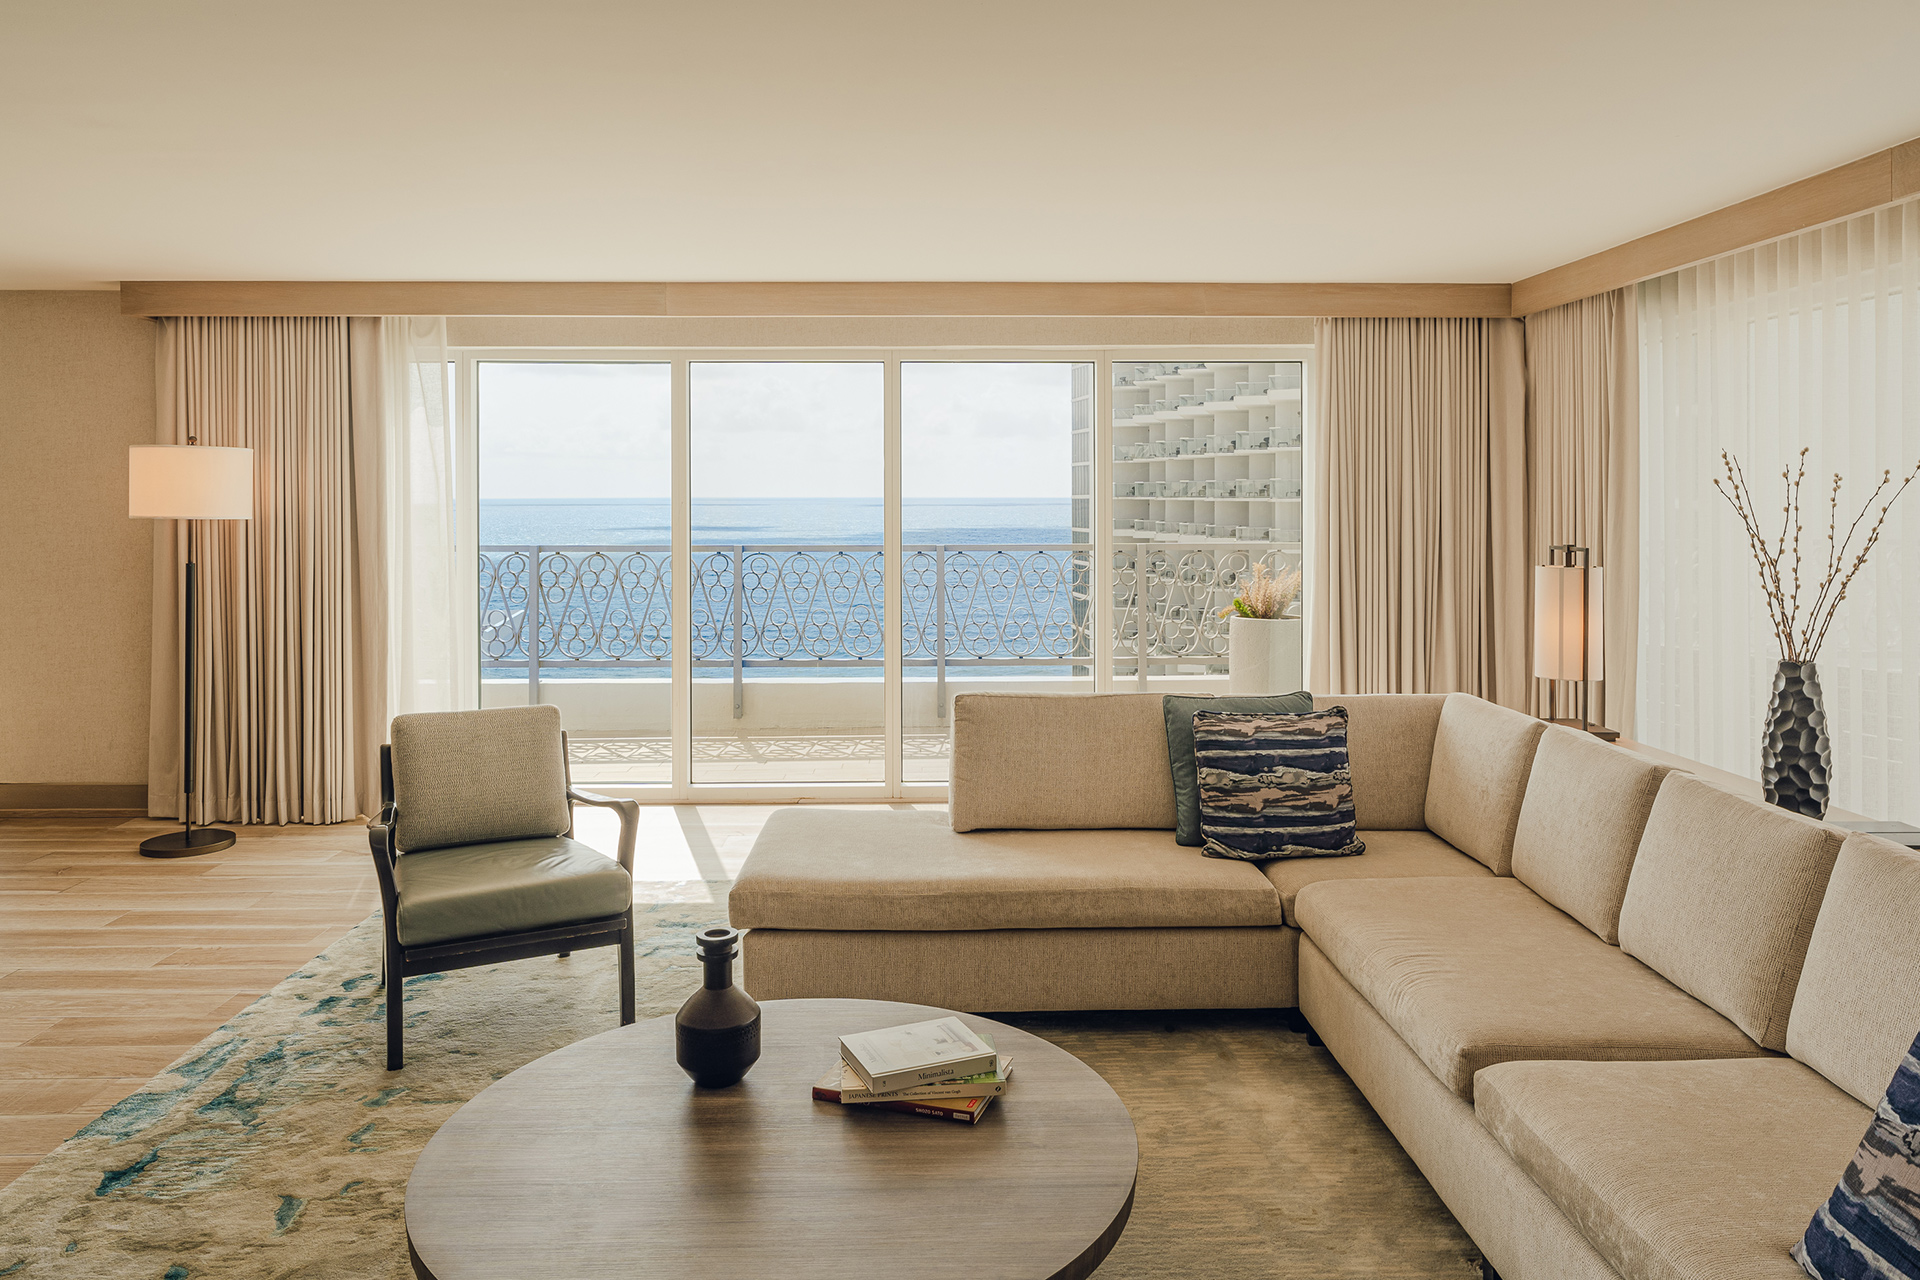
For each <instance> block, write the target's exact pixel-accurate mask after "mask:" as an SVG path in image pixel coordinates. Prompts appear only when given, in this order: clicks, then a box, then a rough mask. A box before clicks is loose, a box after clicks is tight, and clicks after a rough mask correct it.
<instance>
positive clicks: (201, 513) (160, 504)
mask: <svg viewBox="0 0 1920 1280" xmlns="http://www.w3.org/2000/svg"><path fill="white" fill-rule="evenodd" d="M127 514H128V515H129V516H131V517H134V518H136V519H141V518H145V519H153V520H185V521H186V522H187V578H186V588H187V598H186V619H185V621H186V629H185V638H184V640H183V642H182V645H181V667H182V671H183V675H182V678H181V688H182V701H183V704H184V705H183V708H182V713H181V717H180V718H181V729H182V746H181V753H180V791H181V795H182V798H183V804H182V806H181V808H182V812H183V815H184V817H185V820H186V826H185V827H184V828H183V829H181V830H179V831H169V832H167V834H165V835H163V836H155V837H153V839H151V840H143V841H141V843H140V852H141V853H142V854H144V855H145V856H147V857H149V858H191V857H193V856H194V855H195V854H201V853H212V852H214V851H215V850H216V849H225V848H227V847H228V846H229V845H231V844H232V843H233V840H234V836H233V832H231V831H222V830H221V829H220V828H218V827H201V828H200V829H198V830H195V829H194V825H193V795H194V786H193V781H194V779H193V649H194V613H195V611H196V610H195V599H196V595H197V585H196V583H195V581H194V577H195V572H196V569H197V567H198V566H196V565H195V564H194V560H193V522H194V521H196V520H249V519H252V518H253V450H251V449H227V448H220V447H218V446H215V445H202V444H196V443H195V442H194V437H192V436H188V437H187V443H186V444H158V445H134V446H133V447H131V448H130V449H128V450H127Z"/></svg>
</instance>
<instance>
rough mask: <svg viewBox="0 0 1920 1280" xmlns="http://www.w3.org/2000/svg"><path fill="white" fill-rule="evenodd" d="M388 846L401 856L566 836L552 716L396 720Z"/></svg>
mask: <svg viewBox="0 0 1920 1280" xmlns="http://www.w3.org/2000/svg"><path fill="white" fill-rule="evenodd" d="M391 742H392V745H393V800H394V805H395V807H396V808H397V809H398V811H399V819H398V822H397V824H396V826H395V829H394V846H395V847H396V848H397V849H399V850H400V851H401V852H402V853H416V852H418V851H419V850H422V849H442V848H446V847H448V846H451V845H462V844H485V843H488V842H491V841H497V840H530V839H538V838H541V837H546V836H559V835H565V834H566V833H567V830H568V828H569V827H571V826H572V817H571V815H570V813H569V807H568V804H567V773H566V762H565V760H564V758H563V757H562V747H561V739H560V709H559V708H558V707H549V706H534V707H501V708H498V709H497V710H491V711H432V712H422V713H420V714H417V715H405V716H395V717H394V718H393V726H392V730H391Z"/></svg>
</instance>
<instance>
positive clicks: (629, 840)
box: [567, 787, 640, 875]
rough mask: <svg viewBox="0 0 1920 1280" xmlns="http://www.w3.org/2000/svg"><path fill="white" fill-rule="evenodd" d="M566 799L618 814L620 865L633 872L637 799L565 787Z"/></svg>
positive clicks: (637, 820)
mask: <svg viewBox="0 0 1920 1280" xmlns="http://www.w3.org/2000/svg"><path fill="white" fill-rule="evenodd" d="M567 800H568V802H569V803H572V804H590V805H593V806H594V807H595V808H599V809H613V810H615V811H617V812H618V813H619V814H620V865H621V866H623V867H625V868H626V869H627V874H628V875H632V874H633V846H634V842H635V841H636V840H637V839H638V838H639V835H640V802H639V801H638V800H616V799H615V798H614V797H612V796H603V795H601V794H600V793H599V792H597V791H581V790H578V789H576V788H574V787H568V788H567Z"/></svg>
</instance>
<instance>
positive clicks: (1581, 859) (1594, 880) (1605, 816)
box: [1513, 725, 1671, 943]
mask: <svg viewBox="0 0 1920 1280" xmlns="http://www.w3.org/2000/svg"><path fill="white" fill-rule="evenodd" d="M1670 772H1671V770H1670V769H1669V768H1668V767H1667V766H1666V765H1663V764H1660V763H1658V762H1656V761H1653V760H1649V759H1647V758H1646V757H1645V756H1639V755H1635V754H1634V753H1633V752H1631V751H1624V750H1622V749H1621V748H1619V747H1612V746H1608V745H1607V744H1606V743H1604V742H1602V741H1600V739H1598V738H1596V737H1594V736H1593V735H1592V734H1590V733H1582V732H1580V731H1579V730H1578V729H1568V728H1564V727H1562V726H1560V725H1553V726H1551V727H1549V728H1548V729H1547V731H1546V732H1545V733H1544V734H1542V735H1540V747H1539V749H1538V750H1537V751H1536V752H1535V753H1534V757H1533V773H1532V774H1531V776H1529V778H1528V779H1527V798H1526V799H1525V800H1524V801H1522V802H1521V804H1520V825H1519V826H1518V827H1516V828H1515V829H1514V833H1513V875H1514V878H1515V879H1516V880H1518V881H1520V883H1522V884H1524V885H1526V886H1527V888H1529V889H1531V890H1533V891H1534V892H1535V893H1537V894H1539V895H1540V896H1541V897H1543V898H1545V899H1546V900H1547V901H1548V902H1551V903H1552V904H1553V905H1554V906H1556V907H1558V908H1560V909H1561V910H1562V911H1564V912H1566V913H1567V914H1568V915H1570V916H1572V917H1573V918H1574V919H1575V920H1578V921H1579V922H1580V923H1581V924H1583V925H1585V926H1587V928H1589V929H1591V930H1593V932H1594V933H1595V934H1596V935H1598V937H1599V938H1600V940H1601V941H1602V942H1611V943H1617V942H1619V941H1620V903H1621V901H1622V900H1623V899H1625V897H1626V896H1627V876H1628V874H1629V873H1630V872H1632V870H1633V855H1634V853H1635V851H1636V850H1638V849H1639V847H1640V835H1641V833H1642V832H1643V831H1645V830H1646V827H1647V815H1648V814H1649V813H1651V812H1652V811H1653V800H1654V797H1655V796H1657V795H1659V794H1660V780H1661V779H1662V778H1664V777H1666V776H1667V774H1668V773H1670Z"/></svg>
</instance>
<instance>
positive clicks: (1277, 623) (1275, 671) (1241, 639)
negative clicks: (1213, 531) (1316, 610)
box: [1220, 564, 1303, 694]
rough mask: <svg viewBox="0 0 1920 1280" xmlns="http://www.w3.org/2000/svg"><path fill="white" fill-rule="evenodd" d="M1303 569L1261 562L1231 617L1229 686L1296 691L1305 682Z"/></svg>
mask: <svg viewBox="0 0 1920 1280" xmlns="http://www.w3.org/2000/svg"><path fill="white" fill-rule="evenodd" d="M1299 599H1300V571H1299V570H1298V569H1280V570H1277V571H1276V570H1274V569H1272V568H1270V567H1269V566H1268V565H1266V564H1256V565H1254V566H1253V572H1252V573H1251V574H1250V575H1248V577H1247V578H1246V579H1245V580H1244V581H1243V582H1242V583H1241V585H1240V594H1239V595H1237V596H1235V597H1234V599H1233V603H1232V604H1231V605H1228V606H1227V607H1226V608H1224V609H1222V610H1221V611H1220V616H1221V617H1223V618H1225V619H1227V692H1229V693H1233V694H1264V693H1292V692H1293V691H1294V690H1295V689H1298V688H1299V687H1300V684H1301V672H1300V654H1301V639H1302V635H1301V628H1302V625H1303V624H1302V621H1301V619H1300V617H1299V614H1298V612H1297V611H1296V609H1295V606H1296V604H1297V603H1298V601H1299Z"/></svg>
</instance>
